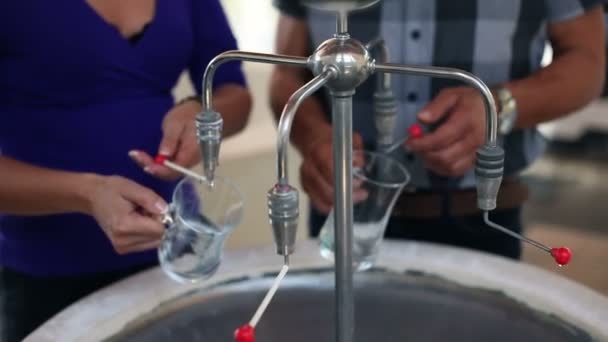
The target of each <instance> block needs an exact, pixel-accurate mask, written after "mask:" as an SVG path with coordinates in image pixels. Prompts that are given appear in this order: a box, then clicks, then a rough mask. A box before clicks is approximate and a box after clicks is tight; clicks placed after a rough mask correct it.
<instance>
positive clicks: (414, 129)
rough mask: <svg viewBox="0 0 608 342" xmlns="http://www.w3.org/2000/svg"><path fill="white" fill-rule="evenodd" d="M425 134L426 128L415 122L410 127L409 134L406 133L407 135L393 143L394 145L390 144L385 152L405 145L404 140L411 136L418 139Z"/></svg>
mask: <svg viewBox="0 0 608 342" xmlns="http://www.w3.org/2000/svg"><path fill="white" fill-rule="evenodd" d="M423 135H424V129H422V126H420V125H419V124H417V123H413V124H412V125H411V126H410V127H409V128H408V129H407V134H406V135H405V137H403V138H402V139H400V140H399V141H397V142H396V143H393V144H392V145H389V146H388V147H387V148H386V149H385V150H384V152H385V153H391V152H393V151H394V150H395V149H397V148H398V147H399V146H401V145H403V143H404V142H406V141H407V140H408V139H409V138H412V139H417V138H420V137H422V136H423Z"/></svg>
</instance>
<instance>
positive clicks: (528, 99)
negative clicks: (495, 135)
mask: <svg viewBox="0 0 608 342" xmlns="http://www.w3.org/2000/svg"><path fill="white" fill-rule="evenodd" d="M604 68H605V62H604V60H603V58H601V57H599V56H592V55H588V54H586V53H584V52H580V51H572V52H568V53H566V54H564V55H562V56H559V57H558V58H556V59H555V60H554V61H553V63H552V64H551V65H549V66H548V67H546V68H544V69H542V70H540V71H538V72H537V73H536V74H534V75H532V76H530V77H528V78H525V79H521V80H516V81H513V82H510V83H507V84H506V87H507V88H509V90H510V91H511V93H512V94H513V96H514V97H515V99H516V100H517V107H518V119H517V122H516V126H517V127H519V128H525V127H532V126H535V125H537V124H539V123H542V122H547V121H550V120H553V119H556V118H559V117H562V116H564V115H567V114H570V113H572V112H574V111H576V110H578V109H580V108H582V107H584V106H585V105H586V104H588V103H589V102H590V101H591V100H593V99H594V98H596V97H597V96H599V94H600V93H601V90H602V85H603V81H604V74H605V71H604Z"/></svg>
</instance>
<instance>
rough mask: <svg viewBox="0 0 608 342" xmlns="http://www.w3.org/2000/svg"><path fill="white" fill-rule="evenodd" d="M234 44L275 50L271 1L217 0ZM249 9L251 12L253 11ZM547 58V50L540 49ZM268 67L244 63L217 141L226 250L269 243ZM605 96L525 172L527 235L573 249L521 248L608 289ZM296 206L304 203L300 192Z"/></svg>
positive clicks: (531, 258) (295, 160)
mask: <svg viewBox="0 0 608 342" xmlns="http://www.w3.org/2000/svg"><path fill="white" fill-rule="evenodd" d="M223 5H224V8H225V10H226V11H227V14H228V16H229V19H230V23H231V25H232V28H233V30H234V32H235V35H236V37H237V39H238V41H239V44H240V48H241V49H243V50H250V51H256V52H269V53H270V52H273V46H274V36H275V28H276V21H277V19H278V13H277V11H276V10H275V9H274V8H273V7H272V5H271V1H235V0H223ZM252 13H255V15H252ZM545 57H546V58H545V60H546V62H547V63H549V62H550V60H551V51H550V48H549V49H547V53H546V55H545ZM271 68H272V67H271V66H268V65H261V64H251V63H250V64H247V63H246V64H244V70H245V72H246V75H247V79H248V82H249V86H250V89H251V91H252V93H253V96H254V110H253V113H252V116H251V120H250V123H249V125H248V127H247V128H246V130H245V131H244V132H243V133H241V134H240V135H238V136H236V137H234V138H231V139H228V140H227V141H225V142H224V144H223V145H222V156H221V159H220V161H221V166H220V168H219V172H220V173H221V174H223V175H224V176H228V177H231V178H233V179H235V180H236V182H237V183H238V184H239V185H240V186H241V188H242V191H243V192H244V195H245V198H246V214H245V219H244V222H245V223H244V224H242V225H241V226H239V227H238V228H237V229H236V231H235V233H234V234H233V235H232V237H231V239H230V241H229V245H228V246H229V248H238V247H245V246H257V245H264V244H270V243H271V241H272V240H271V239H272V236H271V231H270V227H269V225H268V222H267V214H266V210H267V209H266V191H267V190H268V189H269V188H270V187H271V186H272V185H273V184H274V181H275V177H276V171H275V158H276V155H275V140H276V129H275V122H274V121H273V119H272V116H271V112H270V107H269V104H268V100H267V99H268V84H269V78H270V72H271ZM191 92H192V90H191V87H190V85H189V84H188V82H187V81H186V78H182V80H181V81H180V83H179V84H178V86H177V87H176V89H175V95H176V97H178V98H181V97H183V96H186V95H187V94H189V93H191ZM607 113H608V98H606V99H602V100H599V101H596V102H595V103H593V104H592V105H591V106H589V107H587V108H586V109H585V110H583V111H581V112H579V113H576V114H575V115H572V116H570V117H568V118H566V119H564V120H560V121H556V122H552V123H550V124H547V125H545V126H543V127H542V128H541V130H542V132H543V133H544V135H545V136H546V138H547V140H548V142H549V149H548V151H547V153H546V154H545V156H544V157H543V158H542V159H541V160H539V161H538V162H537V163H536V164H535V165H533V167H531V168H530V169H529V170H527V172H526V173H525V180H526V182H527V183H528V184H529V185H530V187H531V190H532V191H531V193H532V196H531V199H530V201H529V203H528V205H527V206H526V211H525V223H526V233H527V235H529V236H530V237H532V238H535V239H539V240H541V241H543V242H545V243H547V244H549V245H557V246H561V245H567V246H569V247H571V248H572V249H573V251H574V258H573V261H572V263H571V264H570V265H569V266H568V267H565V268H558V267H556V266H555V264H554V263H553V262H552V259H551V258H549V257H547V256H546V255H545V254H544V253H541V252H539V251H538V250H536V249H535V248H529V247H528V246H525V250H524V258H523V260H524V262H527V263H531V264H535V265H538V266H540V267H542V268H545V269H547V270H550V271H552V272H557V273H559V274H561V275H563V276H566V277H569V278H572V279H574V280H576V281H579V282H581V283H583V284H585V285H587V286H589V287H591V288H594V289H596V290H598V291H600V292H603V293H604V294H607V295H608V267H606V264H605V261H604V260H605V259H604V258H608V227H607V226H606V222H608V205H607V204H606V199H608V182H606V181H604V176H608V115H606V114H607ZM289 162H290V165H289V172H290V174H291V175H292V179H293V181H294V185H295V186H297V187H298V188H299V189H301V187H300V186H299V183H297V178H298V175H299V171H298V166H299V164H300V159H299V156H298V154H297V152H296V151H295V150H291V154H290V159H289ZM301 205H302V208H301V212H302V213H306V212H307V211H306V207H307V205H308V202H307V198H306V196H305V194H303V193H302V201H301ZM306 231H307V226H306V217H305V215H303V216H302V218H301V224H300V227H299V234H300V235H299V238H300V239H304V238H306Z"/></svg>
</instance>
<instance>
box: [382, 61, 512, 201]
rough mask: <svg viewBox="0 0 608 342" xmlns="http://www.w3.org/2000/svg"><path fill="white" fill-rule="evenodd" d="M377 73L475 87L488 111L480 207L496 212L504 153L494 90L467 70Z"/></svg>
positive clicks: (391, 68) (386, 67)
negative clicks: (442, 79) (395, 74)
mask: <svg viewBox="0 0 608 342" xmlns="http://www.w3.org/2000/svg"><path fill="white" fill-rule="evenodd" d="M374 67H375V71H379V72H392V73H401V74H411V75H421V76H431V77H439V78H449V79H455V80H460V81H462V82H464V83H466V84H468V85H470V86H471V87H473V88H475V89H476V90H477V91H479V93H480V94H481V96H482V98H483V103H484V108H485V112H486V134H485V145H484V146H482V147H481V148H479V149H478V150H477V161H476V164H475V175H476V177H477V206H478V207H479V209H481V210H483V211H489V210H494V209H496V197H497V196H498V190H499V189H500V183H501V182H502V175H503V171H504V156H505V152H504V150H503V149H502V148H501V147H500V146H498V144H497V132H498V114H497V113H496V103H495V102H494V96H492V92H491V91H490V88H488V86H487V85H486V84H485V83H484V82H483V81H482V80H481V79H479V78H478V77H477V76H475V75H473V74H471V73H468V72H466V71H463V70H458V69H452V68H440V67H422V66H409V65H397V64H388V63H384V64H382V63H380V64H376V65H375V66H374Z"/></svg>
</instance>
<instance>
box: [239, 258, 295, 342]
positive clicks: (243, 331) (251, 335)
mask: <svg viewBox="0 0 608 342" xmlns="http://www.w3.org/2000/svg"><path fill="white" fill-rule="evenodd" d="M288 270H289V266H288V265H287V264H284V265H283V267H282V268H281V272H279V274H278V275H277V277H276V279H275V280H274V283H273V284H272V286H271V287H270V290H268V293H266V296H265V297H264V299H263V300H262V303H260V306H259V307H258V309H257V310H256V311H255V314H253V317H252V318H251V321H249V323H247V324H245V325H243V326H241V327H239V328H238V329H236V330H235V331H234V340H235V342H254V339H255V326H256V325H257V324H258V322H259V321H260V318H262V315H263V314H264V311H266V308H267V307H268V304H270V301H271V300H272V297H273V296H274V294H275V293H276V292H277V290H278V289H279V285H280V284H281V281H282V280H283V278H285V275H286V274H287V271H288Z"/></svg>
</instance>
